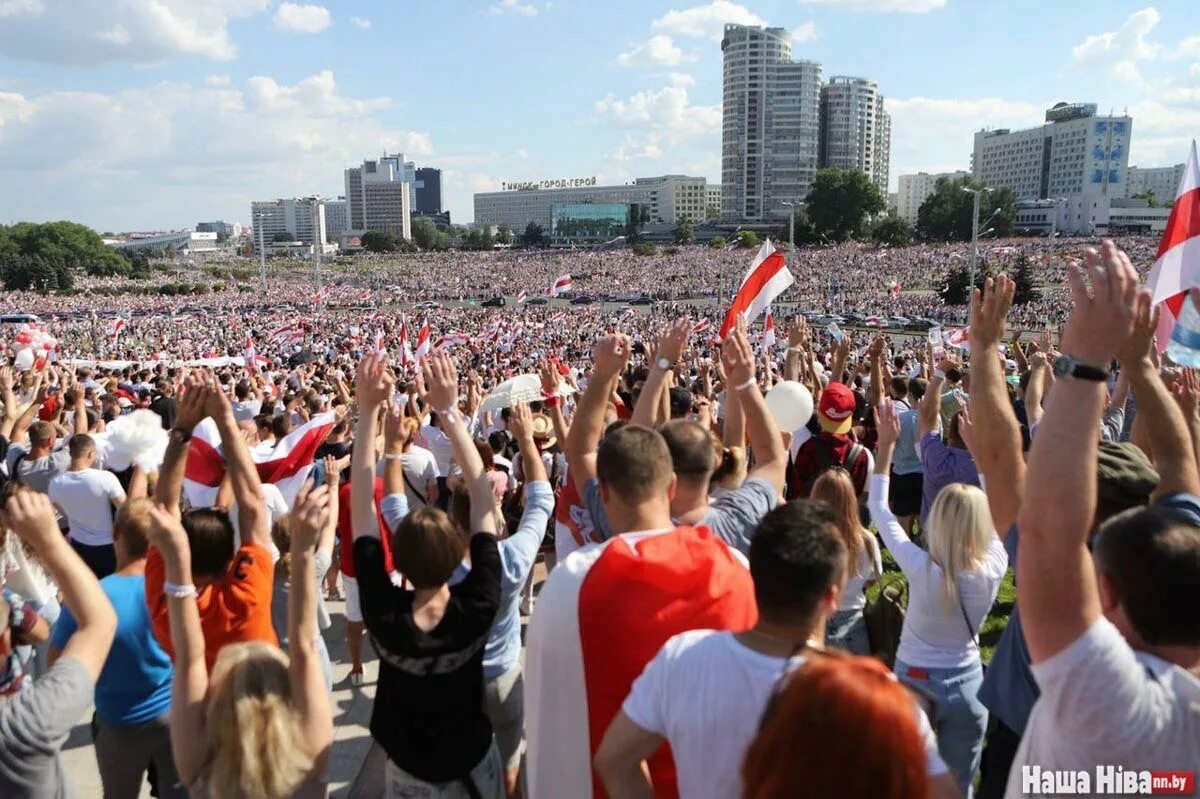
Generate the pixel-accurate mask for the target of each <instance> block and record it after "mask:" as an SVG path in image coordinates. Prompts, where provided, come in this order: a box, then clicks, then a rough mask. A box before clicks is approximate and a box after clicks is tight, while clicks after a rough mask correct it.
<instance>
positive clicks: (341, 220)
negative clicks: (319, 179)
mask: <svg viewBox="0 0 1200 799" xmlns="http://www.w3.org/2000/svg"><path fill="white" fill-rule="evenodd" d="M324 205H325V235H326V237H327V238H326V241H337V240H338V239H339V238H341V235H342V232H343V231H345V230H349V229H350V204H349V203H348V202H346V198H345V197H338V198H337V199H336V200H325V202H324Z"/></svg>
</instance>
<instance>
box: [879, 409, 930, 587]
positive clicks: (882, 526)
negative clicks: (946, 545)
mask: <svg viewBox="0 0 1200 799" xmlns="http://www.w3.org/2000/svg"><path fill="white" fill-rule="evenodd" d="M875 428H876V430H877V431H878V444H877V447H878V448H877V451H876V453H875V472H874V473H873V474H872V475H871V481H870V486H869V488H868V492H867V509H868V510H869V511H870V512H871V520H872V521H873V522H875V527H876V528H877V529H878V530H879V536H880V538H882V539H883V543H884V545H885V546H886V547H887V548H888V551H889V552H891V553H892V557H893V558H895V560H896V563H897V564H899V566H900V568H901V569H902V570H903V571H904V572H906V573H908V574H912V573H913V572H914V570H915V569H917V568H918V567H919V566H920V565H922V564H923V563H925V561H926V556H925V553H924V551H923V550H922V549H921V548H920V547H919V546H917V545H916V544H914V543H913V542H912V540H911V539H909V537H908V534H907V533H906V532H904V528H903V527H902V526H901V525H900V522H899V521H898V520H897V519H896V515H895V514H894V513H892V509H891V507H890V506H889V505H888V491H889V487H890V486H891V478H890V474H891V470H892V454H893V453H894V452H895V451H896V441H897V440H899V438H900V411H899V409H897V408H896V403H894V402H881V403H880V404H879V405H877V406H876V407H875Z"/></svg>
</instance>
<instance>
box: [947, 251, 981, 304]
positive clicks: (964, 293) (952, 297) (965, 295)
mask: <svg viewBox="0 0 1200 799" xmlns="http://www.w3.org/2000/svg"><path fill="white" fill-rule="evenodd" d="M991 274H992V268H991V266H989V265H988V263H987V262H986V261H984V260H982V259H981V260H980V261H979V263H978V264H977V268H976V270H975V288H977V289H982V288H983V281H984V280H986V279H987V278H989V277H991ZM970 285H971V268H970V267H969V266H959V267H956V268H954V269H951V270H950V272H949V273H948V274H947V275H946V279H945V280H944V281H942V287H941V288H940V289H938V296H940V297H941V298H942V302H943V303H944V304H946V305H966V304H967V303H969V302H970V301H971V290H970Z"/></svg>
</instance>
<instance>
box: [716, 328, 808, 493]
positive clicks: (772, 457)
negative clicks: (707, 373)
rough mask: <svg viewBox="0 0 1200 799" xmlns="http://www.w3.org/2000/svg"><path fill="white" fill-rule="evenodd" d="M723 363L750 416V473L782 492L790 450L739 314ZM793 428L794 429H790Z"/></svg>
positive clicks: (731, 390) (724, 348) (724, 347)
mask: <svg viewBox="0 0 1200 799" xmlns="http://www.w3.org/2000/svg"><path fill="white" fill-rule="evenodd" d="M721 363H722V366H723V367H724V369H725V376H726V377H727V378H728V380H729V388H728V389H727V391H728V392H729V394H730V395H731V396H732V395H734V394H736V395H737V398H738V402H739V403H740V404H741V406H742V412H743V413H744V414H745V416H746V432H747V433H748V434H749V436H750V447H751V448H752V449H753V451H754V461H755V465H754V469H753V471H751V472H750V474H749V477H751V478H755V477H757V478H759V479H762V480H766V481H767V482H768V483H770V484H771V485H772V486H774V487H775V491H776V493H777V494H779V495H782V493H783V486H784V482H785V480H786V477H787V457H788V453H787V450H786V449H784V447H783V438H782V437H781V436H780V435H779V428H778V427H776V426H775V419H774V418H773V417H772V416H771V411H770V410H769V409H768V408H767V401H766V400H765V399H763V395H762V392H761V391H759V388H758V383H757V382H756V380H755V376H754V350H753V349H752V348H751V347H750V339H749V338H748V337H747V335H746V319H745V317H739V318H738V320H737V322H736V323H735V324H734V327H733V330H732V331H731V332H730V334H729V335H728V336H726V337H725V341H724V342H723V343H722V344H721ZM787 432H789V433H791V432H793V431H791V430H789V431H787Z"/></svg>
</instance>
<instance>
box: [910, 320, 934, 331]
mask: <svg viewBox="0 0 1200 799" xmlns="http://www.w3.org/2000/svg"><path fill="white" fill-rule="evenodd" d="M937 325H938V323H937V322H935V321H933V320H932V319H913V320H912V321H911V322H909V323H908V324H907V325H905V326H904V329H905V330H913V331H916V332H919V333H924V332H927V331H929V330H931V329H932V328H935V327H937Z"/></svg>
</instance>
